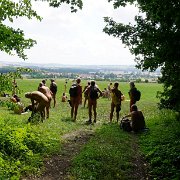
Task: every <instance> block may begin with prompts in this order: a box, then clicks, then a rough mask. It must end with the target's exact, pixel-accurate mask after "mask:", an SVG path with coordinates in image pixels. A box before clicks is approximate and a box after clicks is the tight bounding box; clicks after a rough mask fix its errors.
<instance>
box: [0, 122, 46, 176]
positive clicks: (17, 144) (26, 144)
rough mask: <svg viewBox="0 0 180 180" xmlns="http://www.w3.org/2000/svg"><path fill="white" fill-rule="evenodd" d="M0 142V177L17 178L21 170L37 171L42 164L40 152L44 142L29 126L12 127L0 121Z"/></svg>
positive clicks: (42, 149) (43, 147) (42, 150)
mask: <svg viewBox="0 0 180 180" xmlns="http://www.w3.org/2000/svg"><path fill="white" fill-rule="evenodd" d="M0 142H1V143H0V152H1V153H0V169H1V171H0V177H4V178H5V179H8V178H13V177H14V178H15V177H16V178H19V177H20V174H21V173H22V172H28V171H31V172H32V171H37V168H38V167H39V166H40V165H41V164H42V162H41V159H40V153H44V151H45V149H46V144H45V142H43V141H41V140H40V138H39V134H38V133H35V132H32V130H31V128H30V126H25V127H23V128H15V127H14V128H12V127H11V126H8V125H6V126H3V123H2V122H1V129H0ZM19 168H20V169H21V171H19Z"/></svg>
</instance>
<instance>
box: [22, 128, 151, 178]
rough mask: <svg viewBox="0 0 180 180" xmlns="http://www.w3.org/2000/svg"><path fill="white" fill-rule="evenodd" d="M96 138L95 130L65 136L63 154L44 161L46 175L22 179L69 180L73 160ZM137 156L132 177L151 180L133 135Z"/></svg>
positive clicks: (134, 160)
mask: <svg viewBox="0 0 180 180" xmlns="http://www.w3.org/2000/svg"><path fill="white" fill-rule="evenodd" d="M92 136H94V131H93V130H79V131H75V132H72V133H70V134H65V135H64V136H63V137H62V138H63V139H64V141H65V142H64V143H63V147H62V149H61V153H60V154H58V155H53V156H52V157H50V158H47V159H45V160H44V173H43V174H42V175H41V176H39V177H38V176H29V177H26V178H22V180H68V179H70V178H69V174H68V170H69V168H70V167H71V162H72V159H73V158H74V157H75V156H76V155H77V154H78V153H79V152H80V149H81V148H82V146H83V145H85V144H86V143H87V142H88V141H89V140H90V138H91V137H92ZM132 138H133V139H134V140H133V144H132V148H133V149H134V151H135V152H136V153H135V156H134V158H133V159H132V162H133V164H134V170H133V172H132V177H133V179H135V180H149V179H150V178H149V177H148V175H147V165H146V163H145V161H144V158H143V156H142V155H141V154H140V151H139V147H138V143H137V142H138V139H137V137H136V135H134V134H132Z"/></svg>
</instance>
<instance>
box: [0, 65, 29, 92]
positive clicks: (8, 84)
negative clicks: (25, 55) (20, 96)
mask: <svg viewBox="0 0 180 180" xmlns="http://www.w3.org/2000/svg"><path fill="white" fill-rule="evenodd" d="M32 71H33V70H31V69H29V68H17V69H16V71H12V72H8V73H4V74H3V73H1V74H0V95H3V94H4V93H5V92H6V91H8V92H12V95H14V94H15V92H16V90H15V88H17V89H18V87H15V85H16V86H17V84H16V79H22V73H30V72H32ZM18 90H19V89H18Z"/></svg>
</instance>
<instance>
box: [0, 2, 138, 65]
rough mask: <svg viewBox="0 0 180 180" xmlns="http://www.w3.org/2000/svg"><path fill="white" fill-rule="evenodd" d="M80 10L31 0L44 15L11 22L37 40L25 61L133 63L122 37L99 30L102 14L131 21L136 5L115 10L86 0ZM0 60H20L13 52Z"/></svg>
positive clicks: (105, 3)
mask: <svg viewBox="0 0 180 180" xmlns="http://www.w3.org/2000/svg"><path fill="white" fill-rule="evenodd" d="M83 2H84V7H83V10H78V12H77V13H71V12H70V8H69V6H68V5H62V7H60V8H50V7H48V4H47V3H45V2H44V3H43V2H34V3H33V5H34V8H35V10H37V12H38V14H39V15H41V16H42V17H43V20H42V21H41V22H39V21H37V20H35V19H33V20H30V21H29V20H27V19H25V18H21V19H18V20H17V21H15V23H14V24H13V26H14V27H16V28H17V27H20V28H21V29H23V30H24V31H25V34H26V36H27V37H28V38H29V37H31V38H34V39H36V40H37V43H38V44H37V45H35V46H34V47H33V48H31V49H30V50H27V51H26V52H27V55H28V60H27V62H30V63H31V62H32V63H34V62H36V63H37V62H38V63H61V64H62V63H63V64H134V61H133V59H134V57H133V56H132V55H131V54H130V52H129V50H128V49H125V48H124V45H122V43H121V41H120V40H118V39H116V38H113V37H111V36H108V35H107V34H105V33H103V32H102V29H103V27H104V26H105V23H104V21H103V17H104V16H113V17H114V18H115V19H116V20H118V21H121V22H124V23H128V22H129V21H132V22H133V17H134V14H136V13H137V9H136V8H135V7H132V6H127V8H120V9H117V10H114V9H113V7H112V4H110V3H108V2H107V1H105V0H98V1H97V0H85V1H83ZM0 56H1V60H4V61H23V60H19V59H18V58H17V57H16V56H14V57H11V56H8V55H5V53H2V52H1V53H0Z"/></svg>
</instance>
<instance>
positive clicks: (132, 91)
mask: <svg viewBox="0 0 180 180" xmlns="http://www.w3.org/2000/svg"><path fill="white" fill-rule="evenodd" d="M129 85H130V90H129V92H128V94H129V98H130V112H131V106H132V105H133V104H136V98H135V93H136V91H137V88H136V87H135V84H134V82H130V83H129Z"/></svg>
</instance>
